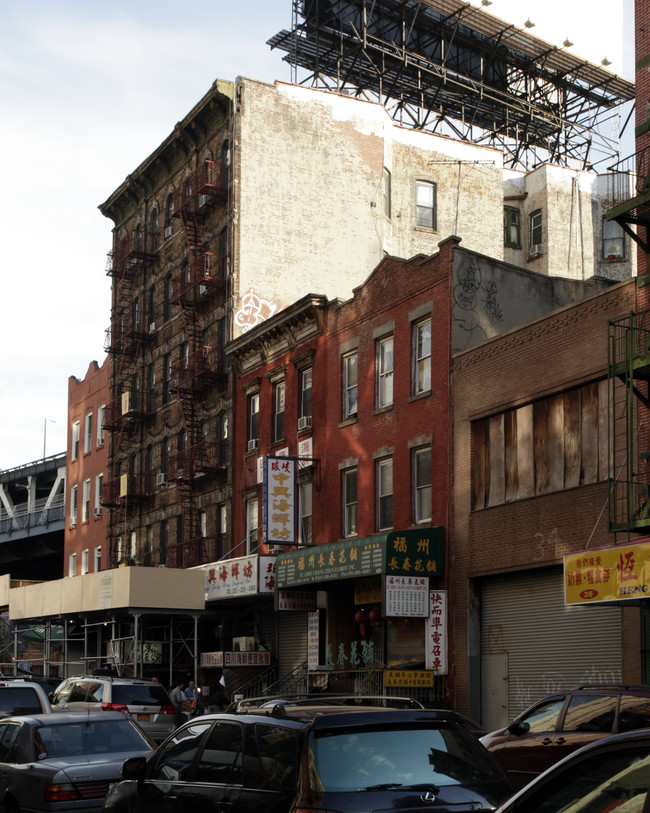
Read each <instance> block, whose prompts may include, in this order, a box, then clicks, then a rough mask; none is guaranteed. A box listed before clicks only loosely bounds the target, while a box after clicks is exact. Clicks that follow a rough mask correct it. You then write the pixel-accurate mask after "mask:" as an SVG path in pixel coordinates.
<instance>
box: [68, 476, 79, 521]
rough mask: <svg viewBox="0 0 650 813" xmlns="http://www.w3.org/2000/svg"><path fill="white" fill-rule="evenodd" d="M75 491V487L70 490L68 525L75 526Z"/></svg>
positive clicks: (76, 487)
mask: <svg viewBox="0 0 650 813" xmlns="http://www.w3.org/2000/svg"><path fill="white" fill-rule="evenodd" d="M77 489H78V486H76V485H74V486H72V487H71V488H70V525H76V524H77Z"/></svg>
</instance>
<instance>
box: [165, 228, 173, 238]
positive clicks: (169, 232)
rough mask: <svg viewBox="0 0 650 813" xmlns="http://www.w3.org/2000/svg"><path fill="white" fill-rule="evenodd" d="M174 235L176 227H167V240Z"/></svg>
mask: <svg viewBox="0 0 650 813" xmlns="http://www.w3.org/2000/svg"><path fill="white" fill-rule="evenodd" d="M173 233H174V227H173V226H167V228H166V229H165V240H166V239H167V238H168V237H171V236H172V234H173Z"/></svg>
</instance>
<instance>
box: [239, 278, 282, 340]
mask: <svg viewBox="0 0 650 813" xmlns="http://www.w3.org/2000/svg"><path fill="white" fill-rule="evenodd" d="M277 309H278V306H277V303H276V302H274V301H273V300H272V299H264V298H262V297H261V296H259V294H257V293H256V292H255V289H254V288H249V290H248V293H246V294H244V296H242V298H241V307H240V308H239V310H238V311H237V312H236V313H235V324H236V325H237V327H239V328H241V330H242V333H246V331H247V330H250V329H251V328H253V327H255V325H259V324H260V322H263V321H264V320H265V319H268V318H269V316H273V314H274V313H275V312H276V310H277Z"/></svg>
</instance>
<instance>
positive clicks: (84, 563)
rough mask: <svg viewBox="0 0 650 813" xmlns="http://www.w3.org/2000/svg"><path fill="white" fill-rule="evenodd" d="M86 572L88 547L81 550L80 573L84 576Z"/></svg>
mask: <svg viewBox="0 0 650 813" xmlns="http://www.w3.org/2000/svg"><path fill="white" fill-rule="evenodd" d="M86 573H88V548H84V549H83V550H82V551H81V575H82V576H85V575H86Z"/></svg>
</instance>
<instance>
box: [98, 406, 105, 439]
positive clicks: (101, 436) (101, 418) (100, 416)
mask: <svg viewBox="0 0 650 813" xmlns="http://www.w3.org/2000/svg"><path fill="white" fill-rule="evenodd" d="M105 414H106V404H102V405H101V406H100V407H98V409H97V445H98V446H103V445H104V415H105Z"/></svg>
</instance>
